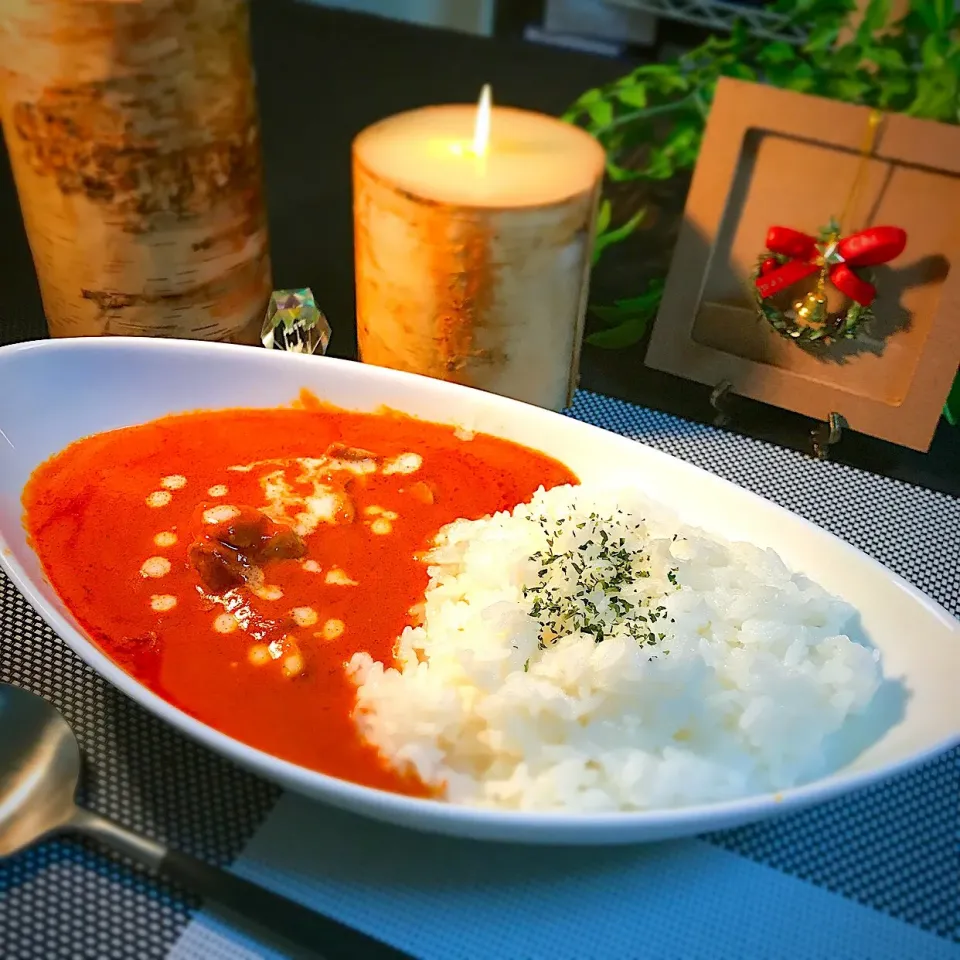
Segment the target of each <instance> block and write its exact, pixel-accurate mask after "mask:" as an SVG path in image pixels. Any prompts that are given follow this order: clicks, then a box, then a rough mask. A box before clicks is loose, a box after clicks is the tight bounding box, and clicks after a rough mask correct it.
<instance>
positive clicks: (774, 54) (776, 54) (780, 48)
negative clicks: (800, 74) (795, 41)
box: [757, 40, 797, 64]
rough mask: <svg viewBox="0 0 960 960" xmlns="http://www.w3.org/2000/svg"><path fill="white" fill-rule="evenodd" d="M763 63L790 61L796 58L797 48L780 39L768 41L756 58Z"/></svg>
mask: <svg viewBox="0 0 960 960" xmlns="http://www.w3.org/2000/svg"><path fill="white" fill-rule="evenodd" d="M757 59H758V60H759V61H760V62H761V63H763V64H777V63H790V62H792V61H793V60H796V59H797V49H796V47H793V46H791V45H790V44H789V43H784V42H783V41H782V40H774V42H773V43H768V44H767V45H766V46H765V47H763V48H762V49H761V51H760V55H759V56H758V58H757Z"/></svg>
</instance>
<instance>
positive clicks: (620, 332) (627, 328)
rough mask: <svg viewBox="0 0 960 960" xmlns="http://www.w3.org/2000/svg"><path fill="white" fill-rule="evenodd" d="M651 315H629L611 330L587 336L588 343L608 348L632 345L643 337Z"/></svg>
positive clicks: (615, 348) (617, 348) (599, 331)
mask: <svg viewBox="0 0 960 960" xmlns="http://www.w3.org/2000/svg"><path fill="white" fill-rule="evenodd" d="M651 319H653V318H652V316H651V315H646V316H643V315H637V316H634V317H628V318H627V319H626V320H624V321H623V323H620V324H618V325H617V326H615V327H610V329H609V330H598V331H597V332H596V333H591V334H589V335H588V336H587V337H586V341H587V343H589V344H591V345H593V346H594V347H603V348H604V349H606V350H620V349H622V348H623V347H630V346H633V344H635V343H637V342H639V341H640V340H642V339H643V335H644V334H645V333H646V332H647V329H648V328H649V326H650V321H651Z"/></svg>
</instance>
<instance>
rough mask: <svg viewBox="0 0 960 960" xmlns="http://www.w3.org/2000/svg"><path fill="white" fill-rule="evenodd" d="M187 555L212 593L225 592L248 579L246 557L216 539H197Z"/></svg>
mask: <svg viewBox="0 0 960 960" xmlns="http://www.w3.org/2000/svg"><path fill="white" fill-rule="evenodd" d="M187 557H188V558H189V560H190V563H191V564H192V565H193V567H194V569H195V570H196V571H197V573H198V574H199V575H200V580H201V581H202V582H203V585H204V586H205V587H206V588H207V589H208V590H209V591H210V592H211V593H224V592H225V591H227V590H230V589H231V588H232V587H238V586H240V584H242V583H244V582H245V581H246V567H247V565H246V564H245V563H244V558H243V557H241V556H240V555H239V554H238V553H237V552H236V551H234V550H231V549H230V548H229V547H227V546H225V545H224V544H222V543H218V542H217V541H214V540H208V539H203V540H195V541H194V542H193V543H192V544H190V549H189V550H188V551H187Z"/></svg>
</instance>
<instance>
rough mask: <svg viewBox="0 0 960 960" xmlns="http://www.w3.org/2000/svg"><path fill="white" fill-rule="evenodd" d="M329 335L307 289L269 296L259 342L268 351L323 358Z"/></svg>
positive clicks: (274, 293)
mask: <svg viewBox="0 0 960 960" xmlns="http://www.w3.org/2000/svg"><path fill="white" fill-rule="evenodd" d="M330 333H331V331H330V324H329V323H328V322H327V318H326V317H325V316H324V314H323V311H322V310H321V309H320V308H319V307H318V306H317V301H316V300H315V299H314V296H313V291H312V290H311V289H310V288H309V287H301V288H300V289H297V290H274V291H273V293H272V294H271V295H270V303H269V305H268V306H267V315H266V316H265V317H264V320H263V329H262V330H261V332H260V340H261V341H262V342H263V345H264V346H265V347H266V348H267V349H268V350H273V349H275V348H276V349H278V350H287V351H289V352H290V353H319V354H320V355H323V354H324V353H326V352H327V345H328V344H329V343H330Z"/></svg>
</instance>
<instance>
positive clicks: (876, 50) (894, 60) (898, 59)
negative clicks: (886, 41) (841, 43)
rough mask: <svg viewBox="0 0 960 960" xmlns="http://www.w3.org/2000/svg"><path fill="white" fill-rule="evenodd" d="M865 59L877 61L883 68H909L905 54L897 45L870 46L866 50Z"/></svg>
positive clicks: (893, 69) (894, 69) (892, 69)
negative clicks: (904, 57)
mask: <svg viewBox="0 0 960 960" xmlns="http://www.w3.org/2000/svg"><path fill="white" fill-rule="evenodd" d="M864 59H865V60H867V61H869V62H870V63H875V64H876V65H877V66H878V67H879V68H880V69H881V70H890V71H898V70H906V69H907V63H906V61H905V60H904V59H903V54H902V53H901V52H900V51H899V50H897V49H896V48H895V47H869V48H868V49H867V50H866V51H865V52H864ZM884 82H886V81H884Z"/></svg>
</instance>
